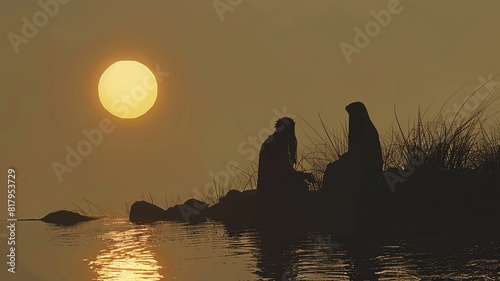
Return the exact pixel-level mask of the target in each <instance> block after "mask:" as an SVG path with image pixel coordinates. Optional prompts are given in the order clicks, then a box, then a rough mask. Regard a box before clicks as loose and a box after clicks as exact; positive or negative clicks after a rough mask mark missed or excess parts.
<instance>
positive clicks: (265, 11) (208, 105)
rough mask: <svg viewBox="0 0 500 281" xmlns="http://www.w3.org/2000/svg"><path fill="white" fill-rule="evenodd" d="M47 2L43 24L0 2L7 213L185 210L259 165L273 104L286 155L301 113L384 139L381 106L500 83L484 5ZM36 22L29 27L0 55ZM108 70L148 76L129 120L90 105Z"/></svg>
mask: <svg viewBox="0 0 500 281" xmlns="http://www.w3.org/2000/svg"><path fill="white" fill-rule="evenodd" d="M54 1H55V0H42V1H41V2H43V3H49V2H52V3H57V11H56V12H54V13H53V15H48V16H47V22H46V23H43V20H44V18H43V15H42V13H44V12H43V11H44V10H43V8H42V7H41V6H40V4H39V3H37V2H36V1H1V2H0V16H1V17H0V34H2V35H3V37H2V38H3V39H2V40H1V41H0V56H1V57H0V61H1V65H2V67H1V69H0V71H1V76H0V84H1V85H2V90H1V93H0V116H1V119H0V120H1V121H0V122H1V126H0V130H1V131H0V145H1V146H0V159H1V160H0V177H4V179H2V180H1V182H3V184H5V181H6V171H7V168H9V167H14V168H15V169H16V170H17V177H18V178H17V180H18V181H17V205H18V206H17V208H18V212H17V214H18V217H41V216H43V215H45V214H46V213H48V212H50V211H54V210H57V209H62V208H72V205H71V202H74V203H77V204H79V205H82V206H84V205H85V203H84V201H83V199H84V198H86V199H89V200H90V201H92V202H95V203H98V204H100V203H102V202H104V203H107V204H110V205H111V206H113V207H114V208H115V209H116V210H117V211H123V210H122V207H123V204H122V203H121V202H132V201H133V200H137V199H140V198H141V195H142V194H148V193H151V194H156V195H157V196H158V197H160V199H159V200H163V196H164V195H166V196H169V197H177V196H178V195H179V196H180V197H181V198H182V199H187V198H188V196H189V193H190V192H193V190H194V189H198V190H203V187H204V186H205V185H206V184H207V183H209V182H210V180H211V179H210V176H209V174H210V173H211V172H214V173H217V172H219V171H224V170H226V168H225V165H226V163H228V162H230V161H235V162H233V163H239V164H240V165H241V166H242V167H245V166H246V162H247V161H248V160H249V159H250V160H254V161H257V159H256V158H252V157H251V156H252V154H251V153H250V150H249V148H250V146H249V145H247V144H242V143H243V142H245V141H247V142H248V137H257V136H259V134H260V135H261V140H262V139H263V138H265V136H266V135H265V134H266V132H268V131H269V130H265V129H266V128H269V126H270V125H269V124H270V122H271V121H272V120H275V118H276V117H275V112H280V113H279V114H281V113H282V112H283V109H284V108H286V110H285V111H286V113H287V114H288V115H293V116H296V121H297V126H298V128H297V137H298V142H299V146H303V145H307V138H306V137H305V135H304V131H303V130H302V129H300V127H304V126H305V124H304V122H303V121H302V120H301V119H300V118H298V117H299V116H300V117H302V118H304V119H306V120H308V121H309V122H310V123H312V124H313V125H315V126H317V127H319V120H318V117H317V114H318V112H320V113H321V115H322V117H323V119H324V120H325V121H326V122H327V124H328V125H329V126H334V125H336V126H338V125H339V124H340V122H343V121H345V120H346V119H347V114H346V112H345V111H344V107H345V106H346V105H347V104H348V103H350V102H352V101H358V100H359V101H362V102H364V103H365V104H366V106H367V107H368V110H369V113H370V114H371V117H372V120H373V122H374V124H375V126H377V128H378V130H379V132H380V134H381V135H382V136H383V135H384V132H385V131H386V130H388V129H389V128H390V124H391V123H392V122H393V121H394V115H393V107H394V106H395V105H396V106H397V108H398V112H399V113H400V115H401V117H403V119H404V120H406V117H407V116H408V114H415V113H416V110H417V108H418V106H419V105H420V106H422V107H427V106H428V105H430V104H431V102H433V101H435V106H434V108H435V109H437V108H439V106H440V105H441V104H442V102H443V101H444V100H445V99H446V98H447V97H449V96H450V95H451V94H452V93H453V92H455V91H456V90H458V89H459V88H460V87H461V86H463V85H464V84H466V83H468V82H469V84H468V86H467V87H465V88H464V89H463V90H462V91H461V92H459V94H458V95H457V96H456V98H455V100H454V101H452V103H451V105H452V104H454V103H460V102H462V101H463V100H464V99H465V97H467V95H468V94H470V93H471V92H472V91H473V90H474V89H475V87H477V86H478V85H480V83H481V79H483V78H488V76H489V75H492V76H496V75H498V74H500V54H499V52H500V40H499V39H498V36H497V34H498V30H499V27H500V17H498V11H499V9H500V2H498V1H481V2H474V3H472V2H465V1H461V2H458V1H451V0H449V1H439V2H436V1H416V0H414V1H408V0H402V1H400V2H398V1H395V0H391V1H386V0H382V1H370V2H369V3H368V2H366V1H364V2H356V3H353V1H347V0H346V1H321V0H316V1H306V0H301V1H298V0H286V1H285V0H252V1H250V0H241V1H236V0H233V1H228V0H220V1H213V0H202V1H200V0H184V1H147V4H144V3H142V2H141V4H139V1H123V0H121V1H118V0H114V1H98V0H86V1H76V0H73V1H70V0H65V1H63V0H59V2H54ZM221 3H222V4H221ZM228 3H229V4H228ZM231 3H232V5H233V6H230V5H231ZM224 5H225V6H224ZM228 5H229V6H228ZM54 9H55V8H54ZM217 9H219V10H217ZM389 9H392V10H393V11H392V12H391V13H392V14H391V19H390V22H386V23H387V24H385V25H386V26H380V24H378V26H379V27H380V28H379V30H375V31H373V30H372V32H374V33H375V34H374V36H373V37H372V38H370V39H369V42H368V43H367V42H365V43H366V44H365V45H364V46H362V47H359V46H358V47H359V48H358V52H356V53H353V54H351V56H350V57H349V58H348V59H346V57H345V56H344V54H343V52H342V49H341V47H340V46H341V44H342V42H344V46H345V44H349V45H351V46H354V47H355V46H356V43H355V35H356V28H357V27H358V28H360V29H362V30H364V29H365V27H366V26H367V24H368V25H370V24H371V25H372V28H376V26H375V25H376V24H375V25H374V24H373V21H374V14H380V11H381V10H384V11H388V10H389ZM37 13H38V14H37ZM34 15H35V18H36V19H35V20H38V21H39V23H40V21H42V24H41V25H40V27H38V30H37V31H36V32H35V33H34V34H28V35H30V37H31V38H24V39H23V40H24V41H23V43H19V44H18V45H15V44H12V43H11V41H12V38H13V37H12V36H13V35H12V34H16V35H18V36H23V26H24V25H25V21H24V19H26V20H27V21H30V22H31V23H33V16H34ZM36 15H39V16H40V17H39V18H37V17H36ZM9 34H10V35H9ZM118 60H137V61H140V62H142V63H143V64H145V65H147V66H148V67H149V68H150V69H151V70H152V71H153V72H156V73H158V71H159V72H161V73H162V75H161V76H162V81H161V82H160V83H159V94H158V100H157V103H156V104H155V106H154V107H153V108H152V109H151V111H149V112H148V113H147V114H146V115H144V116H142V117H140V118H138V119H133V120H123V119H118V118H116V117H113V116H112V115H111V114H110V113H109V112H107V111H106V110H105V109H104V108H103V107H102V105H101V104H100V103H99V100H98V94H97V82H98V79H99V77H100V75H101V74H102V72H103V71H104V70H105V69H106V68H107V67H108V66H109V65H110V64H112V63H113V62H115V61H118ZM348 61H350V62H348ZM165 73H168V76H167V74H165ZM481 77H483V78H481ZM157 78H158V75H157ZM496 108H497V109H498V108H500V107H499V106H498V104H497V105H496ZM280 117H281V116H280ZM104 118H108V119H109V120H111V123H112V125H113V126H114V130H113V131H112V132H111V133H109V134H105V135H104V138H103V141H102V143H101V144H99V145H97V146H95V147H94V148H93V150H92V152H91V153H90V154H89V155H88V156H85V157H83V159H82V161H81V163H80V164H79V165H78V166H77V167H75V168H74V170H73V171H72V172H71V173H66V174H64V175H63V180H62V181H59V180H58V177H57V176H56V174H55V173H54V170H53V168H52V166H51V165H52V163H54V161H57V162H61V163H64V161H65V157H66V154H67V151H66V147H67V146H69V147H72V148H76V146H77V144H78V143H79V142H80V141H82V140H85V136H84V135H83V134H82V130H92V129H97V128H99V122H101V120H103V119H104ZM261 140H259V141H258V142H259V145H260V142H261ZM240 145H241V147H240V149H238V147H239V146H240ZM243 151H244V152H243ZM242 152H243V153H242ZM4 187H5V185H2V190H4V191H2V192H3V193H4V194H5V195H6V194H7V192H6V188H4ZM4 194H2V195H1V198H5V197H4ZM5 201H6V200H0V210H5V209H6V202H5ZM0 214H1V215H0V218H5V216H6V212H5V211H0Z"/></svg>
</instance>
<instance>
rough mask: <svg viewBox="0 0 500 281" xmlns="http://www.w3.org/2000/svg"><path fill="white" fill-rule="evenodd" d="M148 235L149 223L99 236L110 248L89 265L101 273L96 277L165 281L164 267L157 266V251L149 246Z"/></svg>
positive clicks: (124, 280) (136, 280)
mask: <svg viewBox="0 0 500 281" xmlns="http://www.w3.org/2000/svg"><path fill="white" fill-rule="evenodd" d="M149 237H151V230H150V229H149V228H148V227H147V226H134V228H132V229H128V230H124V231H110V232H107V233H106V234H104V235H102V236H100V238H101V239H102V240H104V241H105V243H106V244H107V247H106V249H103V250H101V251H100V253H99V255H98V256H97V257H96V259H95V260H93V261H90V262H89V265H90V268H91V269H92V270H93V271H95V272H96V273H97V275H98V277H97V278H96V279H94V280H99V281H100V280H120V281H128V280H130V281H140V280H148V281H156V280H162V279H163V276H162V275H161V274H160V269H161V268H162V267H161V266H159V265H158V261H157V260H156V258H155V254H154V252H153V251H151V250H150V249H148V238H149Z"/></svg>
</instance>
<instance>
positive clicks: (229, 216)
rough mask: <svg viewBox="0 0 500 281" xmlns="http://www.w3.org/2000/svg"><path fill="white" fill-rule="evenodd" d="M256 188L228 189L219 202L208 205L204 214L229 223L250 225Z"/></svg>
mask: <svg viewBox="0 0 500 281" xmlns="http://www.w3.org/2000/svg"><path fill="white" fill-rule="evenodd" d="M256 194H257V190H247V191H243V192H240V191H237V190H230V191H229V192H228V193H227V194H226V196H224V197H223V198H222V199H221V200H220V202H219V203H217V204H215V205H214V206H212V207H210V208H209V209H208V210H207V212H206V216H207V217H208V218H211V219H213V220H218V221H222V222H224V223H226V224H229V225H250V224H251V221H252V216H253V210H254V203H255V196H256Z"/></svg>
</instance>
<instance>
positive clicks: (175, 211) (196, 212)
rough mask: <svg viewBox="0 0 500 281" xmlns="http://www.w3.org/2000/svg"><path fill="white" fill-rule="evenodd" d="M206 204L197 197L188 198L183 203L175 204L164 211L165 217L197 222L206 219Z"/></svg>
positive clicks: (173, 219)
mask: <svg viewBox="0 0 500 281" xmlns="http://www.w3.org/2000/svg"><path fill="white" fill-rule="evenodd" d="M207 207H208V204H207V203H205V202H202V201H200V200H197V199H189V200H187V201H186V202H184V204H180V205H175V206H173V207H170V208H168V209H167V211H166V219H167V220H172V221H181V222H187V223H198V222H202V221H205V220H206V217H205V211H206V210H207Z"/></svg>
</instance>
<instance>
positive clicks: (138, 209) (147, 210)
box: [129, 201, 167, 223]
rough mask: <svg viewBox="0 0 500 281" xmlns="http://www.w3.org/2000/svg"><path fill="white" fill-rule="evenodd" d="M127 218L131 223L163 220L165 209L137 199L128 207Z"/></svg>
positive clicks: (165, 215) (165, 218)
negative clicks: (128, 213)
mask: <svg viewBox="0 0 500 281" xmlns="http://www.w3.org/2000/svg"><path fill="white" fill-rule="evenodd" d="M129 220H130V221H131V222H133V223H152V222H155V221H165V220H167V211H165V210H163V209H162V208H160V207H158V206H156V205H153V204H151V203H148V202H146V201H137V202H135V203H134V204H132V206H131V207H130V215H129Z"/></svg>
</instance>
